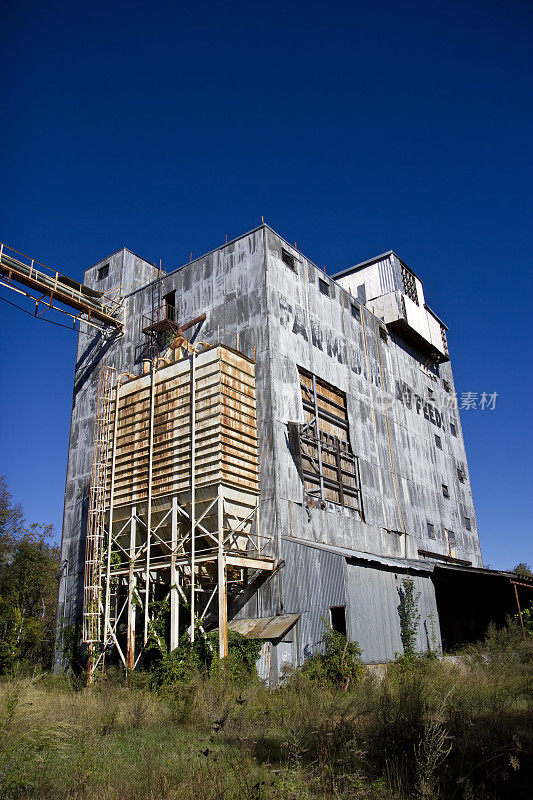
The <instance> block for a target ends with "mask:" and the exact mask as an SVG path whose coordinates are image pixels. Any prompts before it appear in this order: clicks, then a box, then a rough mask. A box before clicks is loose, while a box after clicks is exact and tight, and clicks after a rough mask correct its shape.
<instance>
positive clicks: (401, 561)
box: [281, 536, 435, 572]
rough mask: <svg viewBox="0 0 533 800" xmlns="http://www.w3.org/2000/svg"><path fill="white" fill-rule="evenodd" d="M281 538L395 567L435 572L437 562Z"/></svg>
mask: <svg viewBox="0 0 533 800" xmlns="http://www.w3.org/2000/svg"><path fill="white" fill-rule="evenodd" d="M281 538H282V539H285V540H286V541H290V542H294V543H296V544H301V545H305V547H313V548H316V549H317V550H327V551H328V552H329V553H336V554H337V555H339V556H344V557H345V558H354V559H357V560H361V561H368V562H371V563H375V564H382V565H383V566H385V567H393V568H394V569H417V570H419V571H420V572H433V569H434V567H435V563H434V562H430V561H418V560H416V561H415V560H414V559H410V558H392V557H389V556H377V555H374V554H373V553H364V552H361V551H360V550H350V549H348V548H347V547H336V546H335V545H329V544H321V543H320V542H310V541H308V540H306V539H297V538H296V537H289V536H282V537H281Z"/></svg>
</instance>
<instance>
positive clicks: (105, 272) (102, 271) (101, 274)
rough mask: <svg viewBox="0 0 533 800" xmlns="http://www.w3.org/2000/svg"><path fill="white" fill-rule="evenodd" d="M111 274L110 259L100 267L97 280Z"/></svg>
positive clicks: (101, 279)
mask: <svg viewBox="0 0 533 800" xmlns="http://www.w3.org/2000/svg"><path fill="white" fill-rule="evenodd" d="M108 275H109V261H108V262H107V264H102V266H101V267H98V271H97V273H96V280H97V281H103V280H104V279H105V278H107V276H108Z"/></svg>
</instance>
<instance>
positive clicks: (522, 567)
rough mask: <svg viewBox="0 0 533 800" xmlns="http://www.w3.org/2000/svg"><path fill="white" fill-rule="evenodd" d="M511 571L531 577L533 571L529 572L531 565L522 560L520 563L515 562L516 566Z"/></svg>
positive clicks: (532, 576)
mask: <svg viewBox="0 0 533 800" xmlns="http://www.w3.org/2000/svg"><path fill="white" fill-rule="evenodd" d="M513 572H516V574H517V575H522V576H523V577H524V578H533V572H531V567H530V566H529V564H525V563H524V562H523V561H521V562H520V564H517V565H516V567H514V568H513Z"/></svg>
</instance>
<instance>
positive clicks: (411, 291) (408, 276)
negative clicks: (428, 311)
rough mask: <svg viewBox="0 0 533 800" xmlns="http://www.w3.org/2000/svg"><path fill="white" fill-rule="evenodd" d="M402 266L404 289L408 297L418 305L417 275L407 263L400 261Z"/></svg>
mask: <svg viewBox="0 0 533 800" xmlns="http://www.w3.org/2000/svg"><path fill="white" fill-rule="evenodd" d="M400 266H401V269H402V283H403V290H404V292H405V294H406V295H407V297H409V299H410V300H412V301H413V303H416V304H417V305H418V293H417V291H416V280H415V276H414V275H413V273H412V272H411V270H410V269H408V267H406V266H405V264H402V263H401V262H400Z"/></svg>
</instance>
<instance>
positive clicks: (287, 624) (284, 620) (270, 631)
mask: <svg viewBox="0 0 533 800" xmlns="http://www.w3.org/2000/svg"><path fill="white" fill-rule="evenodd" d="M300 617H301V614H284V615H283V616H281V617H260V618H259V619H233V620H231V622H228V628H229V629H230V630H231V631H236V632H237V633H240V634H241V635H242V636H246V637H247V638H248V639H279V638H280V637H281V636H284V635H285V634H286V633H287V631H288V630H290V629H291V628H292V626H293V625H295V624H296V623H297V622H298V620H299V619H300Z"/></svg>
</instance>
